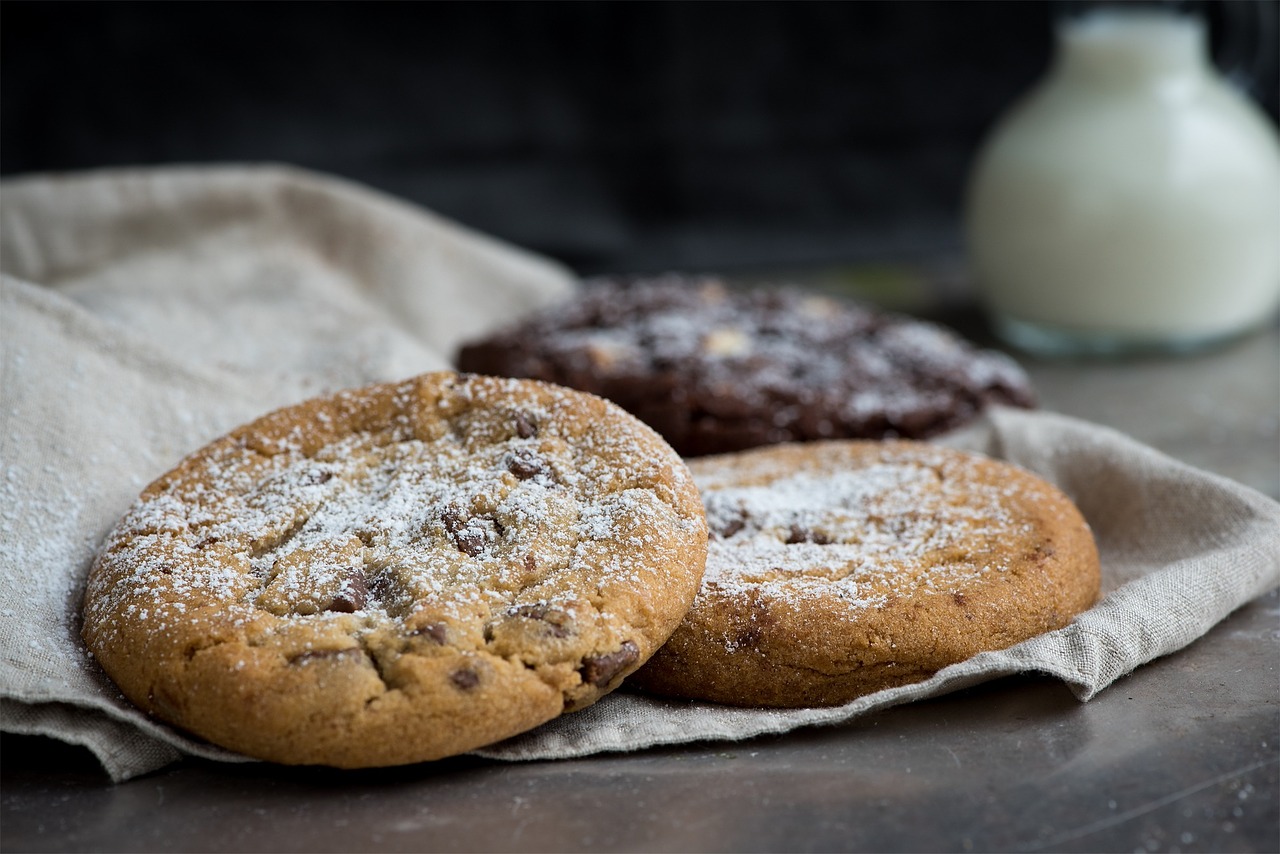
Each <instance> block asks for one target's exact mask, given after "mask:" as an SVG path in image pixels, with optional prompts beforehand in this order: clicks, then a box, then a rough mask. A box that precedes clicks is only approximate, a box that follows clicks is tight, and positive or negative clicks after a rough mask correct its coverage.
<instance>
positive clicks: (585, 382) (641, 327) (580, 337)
mask: <svg viewBox="0 0 1280 854" xmlns="http://www.w3.org/2000/svg"><path fill="white" fill-rule="evenodd" d="M458 366H459V367H460V368H461V369H463V370H468V371H476V372H479V373H485V374H496V375H500V376H515V377H532V378H534V379H542V380H547V381H549V382H554V383H559V384H561V385H566V386H570V387H572V388H578V389H582V390H584V391H589V392H592V393H594V394H598V395H601V396H602V397H606V398H608V399H609V400H612V401H614V402H615V403H617V404H619V405H620V406H622V407H623V408H624V409H626V410H627V411H629V412H631V413H632V414H634V415H636V416H638V417H639V418H640V419H641V420H643V421H645V422H646V423H648V424H649V425H650V426H651V427H653V428H654V429H656V430H657V431H658V432H659V433H661V434H662V435H663V436H664V437H665V438H666V439H667V441H668V442H670V443H671V445H672V446H673V447H674V448H675V449H676V450H677V451H679V452H680V453H681V454H682V455H684V456H686V457H692V456H702V455H707V454H717V453H727V452H730V451H738V450H743V449H746V448H751V447H756V446H759V445H769V444H778V443H784V442H808V441H816V440H823V439H883V438H899V437H901V438H912V439H920V438H926V437H929V436H934V435H938V434H940V433H943V432H945V431H947V430H950V429H953V428H956V427H959V426H961V425H963V424H965V423H967V422H968V421H970V420H972V419H973V418H974V417H975V416H976V415H977V414H978V413H979V412H981V411H982V410H983V409H984V408H985V407H987V406H990V405H992V404H1003V405H1011V406H1020V407H1030V406H1033V405H1034V403H1035V395H1034V393H1033V391H1032V387H1031V383H1030V380H1029V379H1028V378H1027V375H1026V374H1025V372H1023V370H1022V369H1021V368H1020V367H1019V366H1018V364H1017V363H1016V362H1014V361H1013V360H1012V359H1011V358H1009V357H1008V356H1006V355H1005V354H1003V353H998V352H995V351H990V350H981V349H979V348H977V347H975V346H973V345H972V344H970V343H969V342H967V341H965V340H964V339H963V338H961V337H960V336H959V335H957V334H956V333H954V332H952V331H950V330H948V329H945V328H943V327H941V326H937V325H934V324H931V323H926V322H923V321H920V320H916V319H913V318H908V317H905V316H901V315H895V314H891V313H888V312H883V311H879V310H874V309H871V308H868V307H865V306H862V305H859V304H855V303H851V302H847V301H843V300H837V299H834V298H831V297H827V296H822V295H819V294H816V293H810V292H805V291H802V290H798V289H788V288H772V289H759V290H753V291H745V290H739V289H731V288H728V287H726V286H724V285H723V284H722V283H721V282H719V281H718V280H716V279H711V278H707V279H694V278H683V277H679V276H669V277H665V278H660V279H654V280H643V281H638V282H632V283H623V282H600V283H596V284H593V285H591V286H590V287H587V288H585V289H584V290H583V292H582V293H581V294H580V295H578V296H577V297H576V298H575V299H574V300H572V301H570V302H568V303H567V304H564V305H559V306H554V307H552V308H550V309H548V310H546V311H544V312H542V313H540V314H536V315H534V316H532V317H530V318H528V319H526V320H525V321H524V322H523V323H520V324H517V325H516V326H513V327H510V328H508V329H506V330H502V331H499V332H497V333H495V334H494V335H492V336H490V337H488V338H486V339H484V340H481V341H475V342H472V343H470V344H468V345H466V346H464V347H463V348H462V349H461V350H460V351H459V353H458Z"/></svg>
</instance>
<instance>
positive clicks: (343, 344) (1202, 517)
mask: <svg viewBox="0 0 1280 854" xmlns="http://www.w3.org/2000/svg"><path fill="white" fill-rule="evenodd" d="M0 271H2V273H3V277H2V278H0V468H2V472H0V728H2V729H4V730H6V731H10V732H20V733H29V734H41V735H46V736H51V737H54V738H58V739H61V740H63V741H67V742H71V743H75V744H81V745H84V746H86V747H88V748H89V749H90V750H91V751H93V753H94V754H95V755H96V756H97V757H98V759H99V760H100V761H101V762H102V764H103V767H104V768H105V769H106V771H107V772H108V773H109V774H110V775H111V777H112V778H113V779H115V780H124V779H128V778H129V777H132V776H135V775H138V774H141V773H145V772H147V771H151V770H154V769H156V768H159V767H162V766H164V765H165V764H167V763H169V762H172V761H175V760H176V759H178V758H180V757H181V756H182V755H184V754H186V755H197V756H203V757H207V758H212V759H219V760H226V761H247V760H245V758H244V757H240V756H237V755H235V754H231V753H229V752H227V751H225V750H222V749H220V748H217V747H214V746H211V745H208V744H206V743H204V742H201V741H198V740H196V739H193V738H191V737H189V736H186V735H185V734H183V733H180V732H178V731H176V730H173V729H172V728H170V727H167V726H165V725H163V724H160V723H158V722H156V721H154V720H152V719H150V718H148V717H147V716H145V715H143V714H142V713H141V712H139V711H138V710H137V709H135V708H134V707H133V706H132V705H130V704H129V703H128V702H127V701H126V700H124V698H123V697H122V696H121V695H120V694H119V692H118V691H117V690H116V689H115V687H114V686H113V685H112V684H111V682H110V680H109V679H107V677H106V676H105V675H104V674H103V673H102V672H101V670H100V669H99V668H98V667H97V665H96V664H95V663H94V662H93V661H92V659H90V658H89V657H88V656H87V654H86V652H85V650H84V648H83V646H82V644H81V643H80V640H79V634H78V632H79V618H78V612H79V606H80V595H81V587H82V585H83V581H84V577H85V574H86V573H87V571H88V567H89V564H90V562H91V561H92V558H93V553H94V550H95V548H96V547H97V544H98V543H99V542H100V540H101V539H102V537H103V536H104V534H105V533H106V532H107V531H108V530H109V529H110V527H111V526H112V525H113V524H114V523H115V521H116V520H117V519H118V518H119V516H120V515H121V514H122V513H123V512H124V510H125V509H126V508H127V506H128V505H129V503H130V502H131V501H132V500H133V498H134V497H135V496H136V495H137V493H138V492H139V491H140V490H141V489H142V487H143V486H145V485H146V483H148V482H150V480H152V479H153V478H154V477H156V476H158V475H160V474H162V473H163V472H165V471H166V470H168V469H169V468H171V467H172V465H173V464H174V463H176V462H177V461H178V460H179V459H180V458H181V457H182V456H184V455H185V454H187V453H189V452H191V451H193V450H195V449H196V448H198V447H200V446H202V445H203V444H205V443H207V442H208V441H210V440H212V439H214V438H216V437H217V436H219V435H221V434H222V433H225V432H226V431H227V430H229V429H231V428H232V427H234V426H236V425H238V424H241V423H244V422H246V421H248V420H251V419H252V418H254V417H256V416H258V415H260V414H262V413H263V412H266V411H267V410H270V409H272V408H274V407H277V406H281V405H285V404H288V403H292V402H296V401H298V400H301V399H303V398H305V397H309V396H312V395H315V394H320V393H324V392H328V391H331V390H334V389H337V388H343V387H350V386H356V385H362V384H365V383H368V382H374V381H380V380H391V379H400V378H403V377H406V376H409V375H412V374H414V373H417V372H420V371H425V370H433V369H439V368H443V367H447V366H448V362H449V358H450V356H451V354H452V353H453V352H454V351H455V349H456V347H457V345H458V344H459V343H460V342H461V341H463V340H466V339H468V338H471V337H475V336H478V335H480V334H483V333H484V332H487V331H489V330H490V329H491V328H493V327H495V326H497V325H500V324H502V323H504V322H506V321H508V320H510V319H512V318H513V317H515V316H517V315H519V314H522V313H524V312H526V311H528V310H530V309H531V308H533V307H535V306H538V305H542V304H545V303H546V302H548V301H550V300H553V299H556V298H558V297H561V296H563V295H566V294H568V293H569V292H571V290H572V289H573V288H574V287H575V282H574V280H573V277H572V276H571V275H569V273H568V272H567V271H565V270H564V269H562V268H560V267H558V266H557V265H555V264H553V263H551V262H549V261H547V260H545V259H541V258H538V257H535V256H533V255H531V254H529V253H526V252H523V251H521V250H519V249H517V248H515V247H512V246H508V245H505V244H502V243H500V242H499V241H496V240H493V239H491V238H487V237H485V236H483V235H479V234H476V233H474V232H470V231H468V230H466V229H464V228H462V227H460V226H458V225H456V224H453V223H450V222H448V221H445V220H443V219H441V218H439V217H437V216H434V215H432V214H431V213H429V212H427V211H424V210H421V209H419V208H415V207H411V206H409V205H406V204H403V203H401V202H398V201H396V200H394V199H392V198H389V197H386V196H384V195H381V194H378V193H375V192H373V191H370V190H368V189H365V188H361V187H358V186H355V185H352V184H349V183H346V182H343V181H340V180H336V179H333V178H329V177H325V176H320V175H315V174H310V173H306V172H302V171H299V170H296V169H290V168H284V167H217V168H178V169H172V168H171V169H159V170H125V171H108V172H100V173H87V174H78V175H69V176H60V177H53V176H35V177H30V178H24V179H20V180H15V181H10V182H7V183H5V184H3V185H0ZM943 441H946V442H948V443H949V444H953V445H957V446H961V447H968V448H971V449H974V450H980V451H983V452H985V453H989V454H991V455H993V456H996V457H1000V458H1003V459H1006V460H1009V461H1011V462H1014V463H1017V464H1019V465H1022V466H1024V467H1026V468H1028V469H1030V470H1032V471H1034V472H1037V473H1038V474H1040V475H1042V476H1044V477H1045V478H1046V479H1048V480H1050V481H1051V482H1054V483H1056V484H1057V485H1059V486H1060V487H1062V488H1063V489H1064V490H1065V491H1066V492H1067V493H1068V494H1069V495H1070V496H1071V497H1072V498H1073V499H1074V500H1075V501H1076V502H1077V504H1079V506H1080V508H1081V510H1082V511H1083V513H1084V515H1085V517H1086V518H1087V519H1088V520H1089V521H1090V523H1091V524H1092V526H1093V528H1094V532H1095V535H1096V536H1097V538H1098V542H1099V547H1100V550H1101V554H1102V560H1103V573H1104V580H1103V583H1104V592H1105V594H1106V595H1105V598H1104V599H1103V600H1102V602H1100V603H1099V604H1098V605H1097V606H1096V607H1095V608H1093V609H1092V610H1090V611H1089V612H1087V613H1086V614H1084V615H1082V616H1081V617H1080V618H1079V619H1077V620H1076V621H1075V622H1074V623H1073V624H1072V625H1070V626H1068V627H1066V628H1064V629H1061V630H1059V631H1056V632H1051V633H1049V634H1046V635H1042V636H1041V637H1038V638H1035V639H1032V640H1030V641H1027V642H1025V643H1022V644H1019V645H1017V646H1015V647H1012V648H1010V649H1007V650H1003V651H1000V652H992V653H984V654H982V655H979V656H976V657H975V658H973V659H970V660H969V661H966V662H963V663H961V664H958V665H955V666H953V667H950V668H947V669H946V670H943V671H942V672H940V673H939V674H937V675H936V676H935V677H934V678H932V679H930V680H929V681H927V682H923V683H919V684H917V685H910V686H906V687H902V688H895V689H891V690H888V691H883V692H880V693H878V694H875V695H872V696H870V697H864V698H861V699H859V700H856V701H854V702H852V703H850V704H848V705H845V706H841V707H837V708H832V709H806V710H795V711H775V710H760V709H732V708H725V707H719V706H714V705H711V704H699V703H682V702H672V701H665V700H659V699H654V698H648V697H644V696H641V695H638V694H632V693H628V692H626V691H621V692H615V693H614V694H612V695H610V696H608V697H606V698H605V699H604V700H602V701H601V702H599V703H597V704H596V705H594V706H592V707H590V708H588V709H586V710H584V711H582V712H579V713H575V714H572V715H566V716H564V717H562V718H559V719H557V720H555V721H552V722H550V723H548V724H546V725H544V726H542V727H540V728H538V729H537V730H534V731H532V732H530V733H526V734H524V735H522V736H519V737H517V738H514V739H511V740H509V741H507V742H504V743H502V744H499V745H494V746H491V747H489V748H486V749H485V750H482V751H478V753H479V754H481V755H484V756H488V757H492V758H498V759H511V760H517V759H547V758H555V757H569V756H583V755H587V754H591V753H596V752H601V751H619V750H634V749H640V748H644V747H648V746H654V745H661V744H675V743H682V742H690V741H697V740H705V739H742V738H748V737H751V736H754V735H759V734H763V733H777V732H782V731H786V730H789V729H792V728H795V727H800V726H809V725H818V724H835V723H839V722H842V721H848V720H851V719H852V718H854V717H856V716H858V715H861V714H865V713H866V712H869V711H872V710H875V709H880V708H884V707H887V706H890V705H893V704H897V703H903V702H908V701H911V700H915V699H920V698H923V697H928V696H935V695H937V694H940V693H944V692H946V691H951V690H955V689H957V688H960V687H964V686H968V685H972V684H976V683H978V682H981V681H984V680H988V679H992V678H995V677H998V676H1001V675H1006V674H1011V673H1018V672H1027V671H1039V672H1044V673H1049V674H1052V675H1053V676H1055V677H1057V678H1059V679H1061V680H1062V681H1064V682H1065V683H1066V684H1067V685H1068V686H1069V687H1070V688H1071V689H1072V690H1073V691H1074V692H1075V693H1076V695H1077V696H1078V697H1079V698H1080V699H1081V700H1087V699H1089V698H1090V697H1092V696H1093V695H1094V694H1096V693H1097V692H1098V691H1100V690H1102V689H1103V688H1104V687H1106V686H1107V685H1108V684H1110V683H1111V682H1112V681H1114V680H1115V679H1117V678H1119V677H1121V676H1123V675H1124V674H1125V673H1127V672H1129V671H1130V670H1132V669H1133V668H1135V667H1137V666H1139V665H1140V664H1142V663H1143V662H1146V661H1149V660H1151V659H1152V658H1155V657H1157V656H1159V655H1163V654H1167V653H1169V652H1172V651H1174V650H1177V649H1180V648H1182V647H1183V646H1185V645H1186V644H1188V643H1190V642H1191V641H1193V640H1194V639H1195V638H1197V637H1199V636H1200V635H1201V634H1203V633H1204V632H1205V631H1207V630H1208V629H1209V628H1210V627H1211V626H1213V625H1214V624H1215V623H1216V622H1217V621H1219V620H1221V619H1222V618H1223V617H1225V616H1226V615H1227V614H1229V613H1230V612H1231V611H1232V610H1234V609H1235V608H1237V607H1239V606H1240V605H1242V604H1243V603H1245V602H1247V601H1249V600H1250V599H1252V598H1253V597H1255V596H1257V595H1259V594H1261V593H1264V592H1266V591H1267V590H1269V589H1270V588H1272V587H1274V586H1276V585H1277V584H1278V583H1280V505H1278V504H1277V503H1276V502H1274V501H1272V500H1270V499H1268V498H1267V497H1265V496H1263V495H1261V494H1259V493H1257V492H1255V491H1253V490H1250V489H1248V488H1246V487H1244V486H1241V485H1239V484H1236V483H1234V482H1232V481H1229V480H1226V479H1223V478H1220V477H1217V476H1214V475H1211V474H1208V473H1205V472H1202V471H1198V470H1196V469H1193V468H1191V467H1188V466H1186V465H1183V464H1181V463H1178V462H1176V461H1174V460H1172V459H1170V458H1168V457H1166V456H1163V455H1161V454H1159V453H1158V452H1156V451H1154V450H1151V449H1149V448H1147V447H1145V446H1143V445H1141V444H1139V443H1137V442H1135V441H1133V440H1131V439H1129V438H1127V437H1125V436H1122V435H1120V434H1118V433H1116V432H1114V431H1112V430H1109V429H1106V428H1102V427H1098V426H1096V425H1092V424H1088V423H1084V422H1081V421H1077V420H1073V419H1070V418H1066V417H1063V416H1060V415H1055V414H1052V413H1043V412H1041V413H1037V412H1023V411H1014V410H997V411H994V412H992V413H990V414H989V415H988V416H987V417H986V418H984V419H983V420H982V421H981V422H980V423H978V424H976V425H974V426H973V427H971V428H969V429H966V430H964V431H961V432H959V433H957V434H954V435H952V436H950V437H947V438H946V439H944V440H943Z"/></svg>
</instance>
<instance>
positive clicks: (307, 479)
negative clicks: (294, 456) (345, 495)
mask: <svg viewBox="0 0 1280 854" xmlns="http://www.w3.org/2000/svg"><path fill="white" fill-rule="evenodd" d="M331 480H333V472H331V471H325V470H323V469H311V470H310V471H308V472H306V473H305V474H304V475H303V476H302V485H303V486H318V485H319V484H322V483H328V482H329V481H331Z"/></svg>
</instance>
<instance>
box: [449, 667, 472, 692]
mask: <svg viewBox="0 0 1280 854" xmlns="http://www.w3.org/2000/svg"><path fill="white" fill-rule="evenodd" d="M449 681H450V682H452V683H453V684H454V685H456V686H457V687H458V688H459V689H461V690H463V691H470V690H471V689H472V688H474V687H476V686H477V685H479V684H480V675H479V674H478V673H476V672H475V671H474V670H467V669H465V668H464V669H462V670H455V671H453V672H452V673H450V674H449Z"/></svg>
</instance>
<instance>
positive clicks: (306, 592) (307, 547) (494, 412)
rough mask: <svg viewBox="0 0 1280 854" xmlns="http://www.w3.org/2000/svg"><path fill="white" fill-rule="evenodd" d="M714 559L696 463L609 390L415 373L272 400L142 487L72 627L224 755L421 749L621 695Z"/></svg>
mask: <svg viewBox="0 0 1280 854" xmlns="http://www.w3.org/2000/svg"><path fill="white" fill-rule="evenodd" d="M705 555H706V527H705V523H704V519H703V511H702V504H701V501H700V499H699V497H698V493H697V490H696V489H695V488H694V485H693V482H692V480H691V478H690V477H689V474H688V470H687V469H686V468H685V466H684V464H683V463H682V462H681V460H680V459H679V458H678V457H677V456H676V455H675V453H674V452H673V451H672V450H671V449H670V447H669V446H667V445H666V443H664V442H663V441H662V440H661V439H660V438H659V437H658V435H657V434H656V433H654V432H653V431H652V430H650V429H649V428H648V427H645V426H644V425H643V424H642V423H640V422H639V421H638V420H636V419H635V418H633V417H632V416H630V415H628V414H626V413H625V412H623V411H622V410H621V409H619V408H618V407H617V406H615V405H614V404H612V403H609V402H607V401H605V400H602V399H600V398H597V397H593V396H591V395H588V394H584V393H581V392H575V391H570V390H568V389H564V388H560V387H557V386H552V385H547V384H545V383H540V382H535V381H531V380H502V379H494V378H488V377H479V376H470V375H459V374H453V373H437V374H426V375H423V376H420V377H417V378H415V379H411V380H408V381H405V382H402V383H398V384H386V385H376V386H371V387H368V388H364V389H358V390H355V391H350V392H343V393H340V394H336V395H333V396H331V397H328V398H322V399H317V400H312V401H309V402H306V403H303V404H300V405H298V406H293V407H289V408H287V409H282V410H279V411H277V412H274V413H272V414H270V415H267V416H265V417H263V418H261V419H259V420H257V421H255V422H253V423H252V424H249V425H247V426H245V427H242V428H240V429H237V430H235V431H234V432H232V433H231V434H230V435H228V436H226V437H224V438H222V439H219V440H218V441H216V442H214V443H213V444H211V445H209V446H208V447H206V448H204V449H202V450H200V451H198V452H196V453H195V454H193V455H192V456H190V457H188V458H187V459H186V460H184V461H183V462H182V463H181V464H180V465H179V466H178V467H177V468H175V469H174V470H173V471H171V472H169V473H168V474H166V475H164V476H163V477H161V478H160V479H159V480H157V481H156V482H155V483H153V484H151V485H150V486H149V487H147V489H146V490H145V491H144V492H143V493H142V496H141V498H140V499H139V500H138V502H137V503H136V504H135V505H134V506H133V507H132V509H130V510H129V512H128V513H127V515H126V516H125V517H124V519H123V520H122V521H121V522H120V523H119V525H118V526H117V527H116V529H115V530H114V531H113V532H112V533H111V534H110V535H109V536H108V537H107V539H106V541H105V543H104V545H103V547H102V549H101V551H100V553H99V555H98V558H97V560H96V561H95V563H94V566H93V568H92V570H91V572H90V576H89V581H88V587H87V591H86V595H85V605H84V638H85V641H86V643H87V644H88V646H89V648H90V649H91V650H92V651H93V653H94V655H96V656H97V658H98V660H99V661H100V662H101V664H102V666H103V668H105V670H106V671H107V673H108V674H109V675H110V676H111V677H112V679H114V680H115V682H116V684H117V685H118V686H119V687H120V688H121V690H122V691H123V692H124V693H125V695H126V696H127V697H128V698H129V699H130V700H132V701H133V702H134V703H136V704H137V705H138V706H140V707H142V708H143V709H145V710H146V711H148V712H150V713H151V714H154V715H156V716H157V717H159V718H162V719H164V720H166V721H169V722H170V723H173V724H175V725H177V726H179V727H182V728H184V729H186V730H189V731H190V732H193V733H195V734H197V735H200V736H203V737H204V738H206V739H208V740H209V741H212V742H214V743H217V744H220V745H223V746H224V747H228V748H230V749H232V750H236V751H240V752H242V753H245V754H248V755H250V756H255V757H258V758H262V759H268V760H273V761H277V762H285V763H299V764H324V765H335V766H340V767H364V766H378V765H393V764H401V763H408V762H416V761H420V760H426V759H434V758H438V757H442V756H447V755H450V754H455V753H460V752H463V751H466V750H469V749H471V748H474V747H477V746H480V745H484V744H489V743H492V742H495V741H498V740H500V739H503V738H506V737H508V736H511V735H514V734H516V733H519V732H522V731H524V730H527V729H529V728H531V727H534V726H536V725H538V724H540V723H542V722H544V721H547V720H549V719H551V718H554V717H555V716H557V715H559V714H560V713H561V712H563V711H569V710H574V709H579V708H582V707H583V706H586V705H588V704H590V703H592V702H594V701H595V700H597V699H598V698H599V697H601V696H602V695H604V694H605V693H607V692H609V691H611V690H613V689H614V688H615V687H617V685H618V684H619V683H620V682H621V680H622V678H623V677H624V676H626V675H627V674H628V673H630V672H631V671H632V670H634V669H635V668H636V667H638V666H639V665H640V664H641V663H642V662H644V661H645V660H646V659H647V658H648V657H649V656H650V655H651V654H652V653H653V652H654V650H656V649H657V648H658V647H659V646H661V644H662V643H663V642H664V641H665V640H666V639H667V636H668V635H669V634H670V633H671V631H672V630H674V628H675V627H676V625H677V624H678V623H679V622H680V619H681V618H682V617H683V615H684V613H685V611H686V610H687V609H688V607H689V604H690V602H692V600H693V597H694V594H695V593H696V591H697V588H698V582H699V579H700V578H701V575H702V570H703V565H704V561H705Z"/></svg>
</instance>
